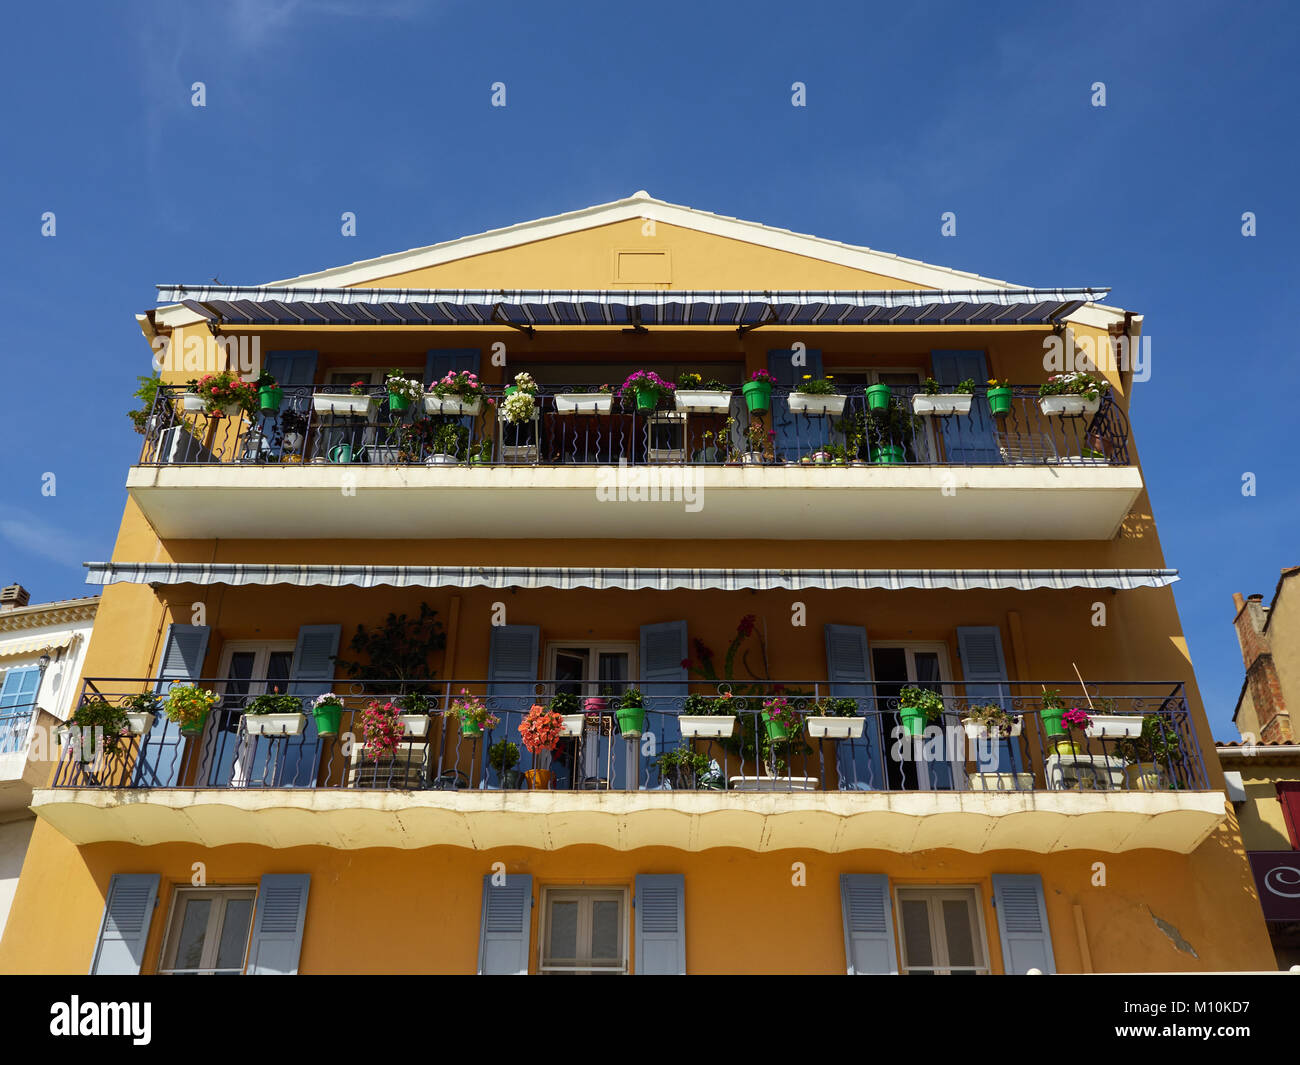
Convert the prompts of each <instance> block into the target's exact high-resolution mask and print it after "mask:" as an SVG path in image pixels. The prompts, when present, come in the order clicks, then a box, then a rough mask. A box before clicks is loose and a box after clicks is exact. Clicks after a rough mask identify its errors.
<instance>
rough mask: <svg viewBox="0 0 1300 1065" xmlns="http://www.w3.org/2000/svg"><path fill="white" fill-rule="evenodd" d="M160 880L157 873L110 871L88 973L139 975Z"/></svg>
mask: <svg viewBox="0 0 1300 1065" xmlns="http://www.w3.org/2000/svg"><path fill="white" fill-rule="evenodd" d="M159 879H160V878H159V876H158V874H157V873H114V874H113V877H112V879H111V880H109V882H108V898H106V899H105V900H104V917H103V920H101V921H100V923H99V938H98V939H97V940H96V942H95V955H94V958H93V959H92V960H91V963H90V975H91V976H136V975H138V974H139V972H140V966H141V965H142V964H143V963H144V947H145V943H146V942H147V940H148V939H149V925H150V923H151V922H152V921H153V910H154V904H155V903H156V902H157V901H158V881H159Z"/></svg>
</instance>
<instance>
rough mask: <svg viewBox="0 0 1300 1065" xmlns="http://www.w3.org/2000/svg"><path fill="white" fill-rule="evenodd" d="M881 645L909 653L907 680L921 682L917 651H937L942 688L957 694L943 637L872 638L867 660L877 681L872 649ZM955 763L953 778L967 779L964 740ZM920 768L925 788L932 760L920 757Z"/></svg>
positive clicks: (956, 751) (954, 755) (946, 695)
mask: <svg viewBox="0 0 1300 1065" xmlns="http://www.w3.org/2000/svg"><path fill="white" fill-rule="evenodd" d="M877 648H879V649H881V650H890V649H901V650H902V651H903V652H904V653H905V660H906V662H907V679H906V680H905V681H903V682H902V683H903V684H919V683H920V681H918V680H917V677H916V652H918V651H920V652H922V653H924V654H937V656H938V660H939V689H940V694H941V695H943V697H944V698H945V699H951V698H952V697H953V696H954V695H955V694H956V692H955V690H954V684H953V679H952V667H951V666H950V665H949V662H948V645H947V644H946V643H944V642H943V641H942V640H872V639H870V638H868V641H867V660H868V661H869V662H871V679H872V680H873V681H874V682H876V683H877V684H879V683H881V682H882V678H881V677H878V676H877V675H876V663H875V661H874V660H873V659H872V657H871V652H872V651H874V650H876V649H877ZM883 682H884V683H886V684H896V683H899V682H898V681H895V680H892V679H888V680H884V681H883ZM948 764H949V765H950V766H951V767H952V773H953V780H954V781H960V780H964V779H965V776H966V748H965V745H964V744H957V745H956V747H955V749H954V750H953V751H952V761H950V762H949V763H948ZM916 772H917V776H918V787H919V788H920V789H921V790H922V791H924V790H926V788H927V787H928V785H929V783H930V769H929V763H928V762H925V761H917V763H916Z"/></svg>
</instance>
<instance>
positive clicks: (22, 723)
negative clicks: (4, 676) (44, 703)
mask: <svg viewBox="0 0 1300 1065" xmlns="http://www.w3.org/2000/svg"><path fill="white" fill-rule="evenodd" d="M35 713H36V704H35V703H25V704H23V705H21V706H9V707H5V708H4V709H3V710H0V754H17V753H18V752H19V751H22V750H24V749H26V747H27V735H28V731H29V730H30V728H31V724H32V718H33V716H34V715H35Z"/></svg>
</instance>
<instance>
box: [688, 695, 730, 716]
mask: <svg viewBox="0 0 1300 1065" xmlns="http://www.w3.org/2000/svg"><path fill="white" fill-rule="evenodd" d="M735 712H736V711H735V709H734V708H733V707H732V705H731V693H730V692H727V693H726V695H720V696H717V697H713V698H711V697H709V696H707V695H688V696H687V697H686V699H685V700H684V701H683V702H682V713H683V714H685V715H686V716H687V717H731V716H733V715H734V714H735Z"/></svg>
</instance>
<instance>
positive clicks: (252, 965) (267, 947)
mask: <svg viewBox="0 0 1300 1065" xmlns="http://www.w3.org/2000/svg"><path fill="white" fill-rule="evenodd" d="M310 888H311V875H310V874H308V873H267V874H266V875H265V876H263V877H262V883H261V884H260V886H259V887H258V889H257V916H256V917H255V919H254V921H253V937H252V942H251V943H250V945H249V948H248V969H247V971H248V972H249V973H250V974H254V975H261V976H266V975H270V976H296V975H297V974H298V957H299V955H300V954H301V953H302V930H303V926H304V925H305V924H306V921H307V893H308V890H309V889H310Z"/></svg>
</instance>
